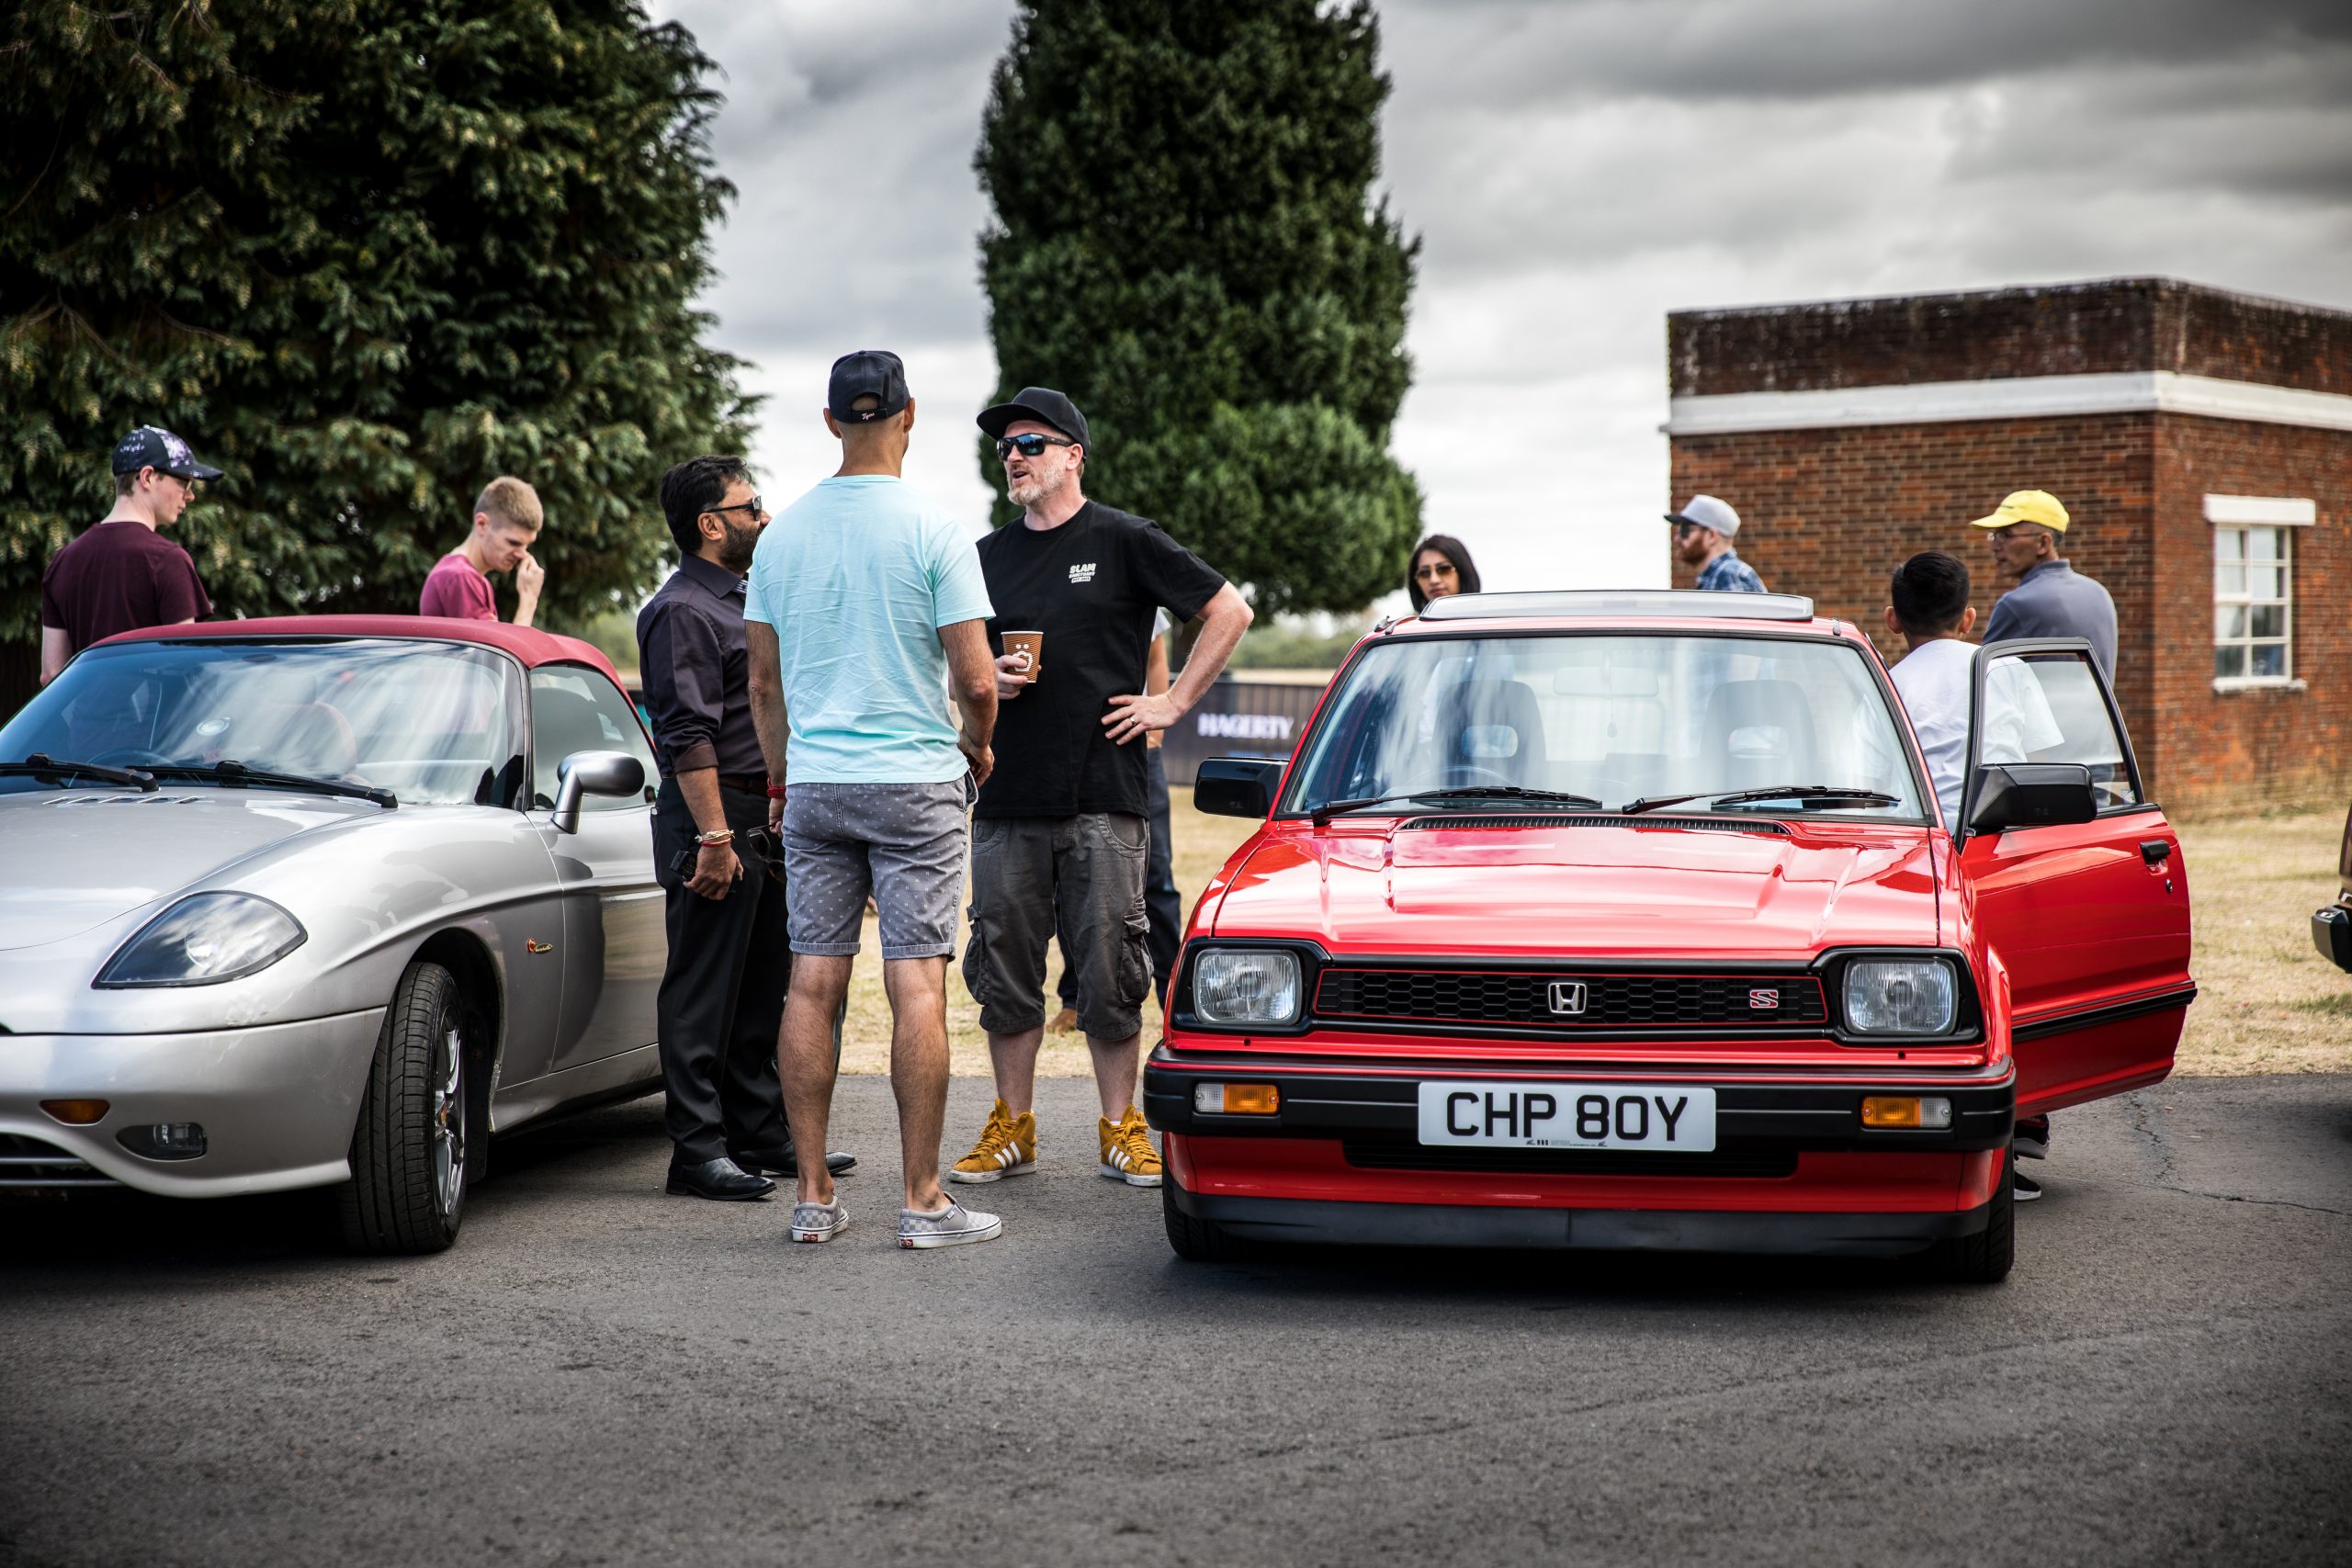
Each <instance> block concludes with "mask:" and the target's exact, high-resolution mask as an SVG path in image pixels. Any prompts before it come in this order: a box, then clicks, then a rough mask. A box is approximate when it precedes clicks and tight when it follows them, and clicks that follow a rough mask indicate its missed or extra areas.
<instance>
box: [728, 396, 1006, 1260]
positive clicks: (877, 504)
mask: <svg viewBox="0 0 2352 1568" xmlns="http://www.w3.org/2000/svg"><path fill="white" fill-rule="evenodd" d="M825 402H826V406H825V425H826V428H827V429H829V430H831V432H832V434H834V436H835V437H836V438H838V439H839V440H840V442H841V444H842V465H841V468H840V469H839V471H837V472H836V473H835V474H834V475H833V476H832V477H831V479H824V480H821V481H820V483H819V484H818V485H817V487H816V488H815V489H814V490H812V491H809V493H808V494H806V495H804V496H802V497H801V498H800V499H799V500H798V501H796V502H793V503H792V505H791V506H790V507H788V508H786V511H785V512H784V513H783V514H782V515H781V516H779V517H778V518H777V519H776V520H775V525H773V526H772V527H770V528H769V529H768V530H767V532H766V533H765V534H763V535H762V536H761V537H760V542H759V546H758V547H757V548H756V549H755V550H754V551H753V552H752V574H751V588H750V592H749V593H748V595H747V597H746V602H745V604H744V606H743V617H744V631H745V634H746V637H747V641H748V645H749V651H750V656H751V686H752V718H753V720H754V722H755V723H756V724H757V725H758V727H759V736H760V749H761V750H762V752H763V754H764V755H765V757H766V761H767V773H768V794H769V795H770V797H771V798H772V799H775V800H776V801H777V804H776V805H775V806H774V807H771V808H770V810H771V816H772V818H774V817H775V816H778V815H780V817H781V820H782V823H783V828H784V858H785V875H786V879H787V881H788V882H789V884H790V886H791V889H792V899H791V907H790V912H789V914H788V916H787V919H788V921H789V924H790V928H791V933H792V952H793V968H792V994H791V996H790V998H787V999H786V1002H785V1010H784V1032H783V1037H782V1040H781V1043H780V1047H779V1048H780V1052H781V1055H782V1066H783V1076H784V1101H785V1111H786V1116H787V1117H788V1118H789V1120H790V1121H791V1123H792V1136H793V1140H794V1143H795V1145H797V1147H799V1148H803V1149H820V1148H822V1147H824V1146H825V1132H826V1126H827V1123H828V1122H829V1120H830V1119H831V1114H832V1097H833V1080H834V1077H835V1075H836V1072H837V1067H838V1064H837V1062H836V1060H835V1056H834V1042H833V1019H834V1016H835V1014H836V1013H837V1012H838V1010H840V1007H841V1004H842V998H843V996H844V995H846V993H847V992H848V989H849V977H850V968H851V965H852V964H853V963H854V960H855V958H856V955H857V951H858V945H859V938H860V922H861V921H862V920H863V919H864V917H865V899H866V895H867V894H868V893H869V892H870V893H872V895H873V896H874V902H875V905H876V909H877V911H878V913H879V916H880V922H881V931H882V984H883V987H884V988H885V989H886V990H887V991H888V994H889V998H890V1015H891V1030H890V1088H891V1091H892V1093H893V1094H894V1095H895V1096H896V1098H897V1100H898V1102H899V1142H900V1146H901V1150H902V1153H903V1156H904V1171H905V1178H906V1196H905V1204H904V1206H903V1207H902V1208H900V1209H899V1234H898V1241H899V1246H900V1247H955V1246H959V1245H962V1244H964V1243H967V1242H980V1241H989V1240H991V1239H993V1238H994V1237H995V1236H996V1235H999V1234H1000V1233H1001V1231H1002V1230H1003V1222H1002V1221H1001V1220H1000V1219H998V1218H997V1216H995V1215H994V1214H985V1213H978V1212H976V1211H973V1210H969V1209H967V1208H965V1207H964V1206H963V1205H962V1204H960V1203H957V1202H956V1201H953V1200H951V1199H949V1198H948V1197H947V1196H946V1194H945V1193H944V1192H943V1191H942V1190H940V1186H939V1138H940V1132H941V1129H942V1127H943V1125H944V1122H945V1121H946V1115H947V958H948V955H949V954H950V953H953V952H955V950H956V904H957V902H958V901H959V899H960V897H961V896H962V894H963V891H964V852H965V845H966V841H967V829H966V826H965V815H964V814H965V812H966V811H967V809H968V808H969V806H970V799H971V790H972V786H973V784H974V782H975V781H977V782H978V783H981V784H985V783H986V782H987V780H988V776H989V769H990V768H991V767H993V766H994V759H993V756H992V754H991V752H990V750H989V738H990V734H991V732H992V731H993V730H994V729H995V728H996V691H997V684H996V675H995V671H993V670H992V669H991V668H990V665H989V645H988V633H987V630H986V624H987V621H988V617H989V597H988V592H987V589H986V588H985V586H984V585H983V584H982V582H981V580H980V567H979V561H978V558H976V557H975V556H974V555H973V553H972V544H971V541H970V540H969V539H967V537H966V536H965V535H964V530H963V527H962V525H959V524H958V523H957V522H956V520H955V519H954V518H953V517H951V516H949V515H948V514H947V513H946V512H945V511H944V510H943V509H941V508H940V507H938V506H936V505H934V504H933V502H930V501H929V500H927V499H925V498H924V496H923V495H922V492H921V491H917V490H915V489H914V488H913V487H912V486H911V485H909V484H908V483H907V482H906V480H905V479H903V478H901V477H900V475H901V470H902V468H904V466H905V463H906V456H907V440H908V435H909V433H910V431H911V430H912V429H913V428H914V423H915V403H914V399H913V398H912V397H911V396H910V395H909V393H908V391H907V379H906V367H904V366H903V365H901V364H900V363H899V356H898V355H895V354H887V353H882V352H879V351H867V352H863V353H858V354H849V355H842V357H841V358H840V359H838V360H836V361H835V362H834V364H833V369H832V376H831V381H830V383H829V385H828V387H827V389H826V400H825ZM943 693H944V694H945V695H946V696H947V697H948V698H950V699H951V700H952V701H953V702H954V704H955V705H956V708H957V709H958V710H960V713H961V717H962V723H961V725H960V726H958V725H956V724H954V723H951V722H950V721H949V717H948V714H947V711H946V708H947V705H946V703H945V702H943V701H942V700H941V699H942V695H943ZM848 1224H849V1214H848V1212H847V1211H846V1210H845V1209H844V1208H843V1207H842V1203H841V1201H840V1200H839V1199H838V1198H837V1197H836V1196H835V1193H834V1190H833V1181H832V1177H831V1173H830V1172H829V1171H827V1170H826V1168H825V1163H824V1162H823V1161H821V1160H814V1159H803V1160H801V1161H800V1162H799V1189H798V1194H797V1201H796V1202H795V1203H794V1205H793V1209H792V1239H793V1240H795V1241H799V1242H828V1241H831V1240H832V1239H833V1238H834V1237H835V1236H837V1235H840V1234H841V1233H842V1230H843V1229H844V1228H845V1227H846V1226H847V1225H848Z"/></svg>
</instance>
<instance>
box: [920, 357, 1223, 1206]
mask: <svg viewBox="0 0 2352 1568" xmlns="http://www.w3.org/2000/svg"><path fill="white" fill-rule="evenodd" d="M979 424H980V428H981V429H982V430H984V431H986V432H987V433H988V434H990V435H992V436H995V437H996V438H997V444H996V445H997V455H998V456H999V457H1001V459H1002V460H1003V462H1004V473H1005V480H1006V488H1007V490H1008V491H1010V493H1011V495H1012V500H1013V501H1014V502H1015V503H1016V504H1018V505H1020V506H1022V507H1024V508H1026V511H1025V512H1024V513H1023V516H1022V518H1021V520H1020V521H1019V522H1016V523H1012V524H1008V525H1005V526H1004V527H1002V528H1000V529H998V530H997V531H996V532H995V533H994V534H992V535H990V536H989V537H988V538H985V539H983V540H981V541H980V544H979V555H980V571H981V574H982V576H983V577H984V578H985V579H986V581H987V583H988V593H989V604H992V605H993V606H995V610H996V615H995V618H994V619H993V620H991V621H990V622H989V639H990V641H991V642H992V643H994V644H995V646H996V651H997V653H998V655H999V657H998V659H997V702H998V708H997V728H996V739H995V746H996V771H995V772H994V773H991V774H990V775H989V779H988V781H987V782H986V783H985V784H982V785H981V786H980V797H979V803H978V807H977V809H976V811H975V813H974V816H975V828H974V831H973V836H972V938H971V942H970V945H969V946H967V948H966V949H965V953H964V984H965V986H966V987H967V988H968V989H969V990H970V991H971V993H972V997H973V998H974V999H975V1000H977V1001H978V1003H979V1004H980V1027H981V1028H982V1029H984V1030H986V1031H987V1032H988V1037H989V1060H990V1063H991V1064H992V1066H993V1067H994V1069H995V1075H996V1088H997V1097H998V1098H997V1102H996V1108H995V1110H994V1111H993V1112H992V1113H991V1114H990V1115H989V1122H988V1125H987V1127H986V1128H984V1129H983V1130H982V1132H981V1134H980V1140H979V1143H978V1145H976V1146H975V1147H974V1148H973V1150H972V1152H971V1153H970V1154H969V1155H967V1156H965V1157H964V1158H963V1159H962V1160H959V1161H958V1162H957V1163H956V1168H955V1169H953V1170H952V1171H950V1172H949V1173H948V1175H949V1177H950V1179H953V1180H956V1181H994V1180H997V1179H999V1178H1001V1177H1004V1176H1016V1175H1020V1174H1022V1173H1023V1172H1025V1171H1029V1170H1033V1169H1035V1168H1036V1161H1037V1123H1036V1117H1035V1111H1034V1104H1033V1101H1034V1097H1035V1089H1036V1077H1037V1047H1038V1043H1039V1042H1040V1040H1041V1039H1042V1038H1043V1036H1044V1033H1045V1023H1046V1008H1045V982H1046V943H1047V942H1048V941H1049V940H1050V939H1052V938H1053V937H1054V936H1055V935H1056V934H1057V927H1058V934H1059V936H1060V939H1061V944H1062V951H1063V953H1065V954H1067V955H1068V958H1069V962H1070V963H1071V964H1074V965H1075V966H1076V967H1077V969H1078V1026H1079V1028H1080V1030H1081V1031H1082V1032H1084V1033H1085V1035H1086V1044H1087V1049H1088V1051H1089V1052H1090V1053H1091V1055H1092V1056H1093V1058H1094V1084H1095V1089H1096V1092H1097V1094H1098V1096H1099V1097H1100V1099H1101V1100H1102V1106H1103V1115H1102V1120H1101V1122H1100V1124H1099V1125H1098V1127H1097V1128H1096V1139H1097V1148H1098V1153H1099V1156H1100V1162H1099V1165H1098V1167H1097V1168H1098V1169H1099V1170H1100V1171H1101V1172H1102V1174H1103V1175H1104V1176H1107V1177H1111V1178H1113V1179H1117V1180H1121V1181H1125V1182H1126V1183H1127V1184H1128V1185H1130V1186H1135V1187H1157V1186H1159V1179H1160V1162H1159V1155H1157V1154H1156V1153H1154V1152H1153V1150H1152V1146H1151V1139H1150V1136H1149V1134H1148V1132H1147V1130H1146V1128H1145V1126H1144V1121H1143V1117H1142V1115H1141V1113H1140V1112H1138V1111H1136V1106H1135V1089H1136V1060H1137V1055H1138V1050H1139V1047H1140V1045H1141V1043H1142V1033H1143V1015H1142V1011H1141V1009H1142V1005H1143V998H1144V995H1145V993H1146V992H1147V991H1148V990H1149V988H1150V986H1151V964H1150V961H1149V958H1148V955H1147V950H1146V934H1145V933H1146V919H1145V913H1144V881H1145V865H1146V861H1147V856H1148V827H1147V825H1146V818H1147V812H1148V790H1147V777H1148V770H1147V763H1146V761H1145V750H1146V749H1145V747H1144V745H1143V744H1142V741H1143V738H1144V737H1145V736H1147V735H1148V734H1150V733H1152V732H1153V731H1155V730H1165V729H1166V728H1168V727H1169V726H1170V725H1172V724H1174V723H1175V722H1176V721H1177V720H1178V719H1179V718H1182V716H1184V714H1185V713H1186V712H1187V711H1188V710H1189V709H1190V708H1191V707H1192V706H1193V704H1194V703H1196V702H1198V701H1199V700H1200V699H1201V697H1202V696H1203V694H1205V693H1206V692H1207V690H1208V687H1209V683H1210V682H1213V681H1215V680H1216V678H1217V675H1218V674H1219V672H1221V671H1223V670H1224V668H1225V661H1226V660H1227V657H1229V656H1230V655H1231V654H1232V652H1233V649H1234V645H1235V644H1237V643H1238V642H1239V641H1240V640H1241V634H1242V633H1243V632H1244V631H1245V630H1247V629H1248V627H1249V625H1250V606H1249V605H1248V604H1246V603H1244V602H1243V600H1242V598H1241V595H1240V593H1239V592H1237V591H1236V590H1235V588H1234V587H1233V585H1232V584H1231V583H1229V582H1227V581H1225V579H1224V578H1222V577H1220V576H1219V575H1218V574H1217V573H1216V572H1215V571H1213V570H1210V569H1209V568H1208V567H1207V566H1206V565H1204V564H1203V562H1202V561H1201V559H1200V558H1199V557H1197V556H1195V555H1193V553H1192V551H1190V550H1188V549H1186V548H1184V547H1182V545H1179V544H1178V543H1176V541H1175V540H1173V539H1171V538H1170V537H1169V536H1167V535H1166V534H1165V533H1163V532H1161V531H1160V528H1159V525H1158V524H1156V523H1152V522H1149V521H1148V520H1147V519H1144V518H1141V517H1135V516H1131V515H1129V514H1128V513H1124V512H1116V511H1114V510H1112V509H1111V508H1110V507H1107V506H1103V505H1101V504H1100V503H1098V502H1091V501H1089V500H1087V499H1086V497H1085V495H1084V493H1083V492H1082V490H1081V488H1080V478H1081V476H1082V474H1083V472H1084V469H1085V466H1086V450H1087V446H1088V443H1089V439H1090V438H1089V435H1088V433H1087V427H1086V418H1085V416H1084V415H1083V414H1081V413H1080V412H1078V409H1077V407H1076V406H1075V405H1074V404H1072V403H1071V401H1070V400H1069V399H1068V398H1066V397H1064V396H1063V395H1062V394H1061V393H1059V392H1057V391H1052V390H1049V389H1046V388H1042V387H1030V388H1026V389H1023V391H1022V393H1021V395H1020V396H1019V397H1017V398H1015V399H1013V400H1012V401H1011V402H1009V403H1001V404H999V405H997V406H996V407H994V408H991V409H989V410H988V411H986V412H983V413H982V414H981V415H980V419H979ZM1162 608H1165V609H1166V610H1167V611H1168V613H1169V615H1170V616H1171V617H1172V618H1173V619H1174V620H1175V621H1176V622H1178V623H1179V624H1181V623H1182V622H1185V621H1189V620H1192V619H1193V618H1195V617H1199V618H1200V619H1201V620H1202V621H1203V622H1204V625H1203V626H1202V630H1201V635H1200V637H1199V638H1198V640H1197V641H1196V642H1195V643H1194V644H1193V656H1192V658H1191V659H1190V660H1188V661H1187V662H1186V663H1185V666H1184V672H1183V674H1182V677H1180V678H1179V679H1178V680H1177V681H1176V682H1175V683H1174V684H1173V685H1172V686H1170V688H1169V689H1168V690H1167V691H1166V692H1164V693H1159V694H1152V693H1151V692H1149V691H1148V688H1147V685H1146V681H1145V662H1146V654H1147V650H1148V647H1149V644H1150V642H1151V632H1152V619H1153V616H1154V614H1155V613H1156V612H1157V611H1159V610H1160V609H1162ZM1015 631H1026V632H1034V633H1037V634H1040V637H1041V640H1040V642H1039V643H1038V652H1037V658H1036V660H1035V665H1034V667H1033V666H1032V664H1031V662H1030V660H1029V658H1028V656H1027V655H1026V654H1025V653H1021V652H1012V653H1008V652H1006V651H1005V634H1006V633H1008V632H1015Z"/></svg>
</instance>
